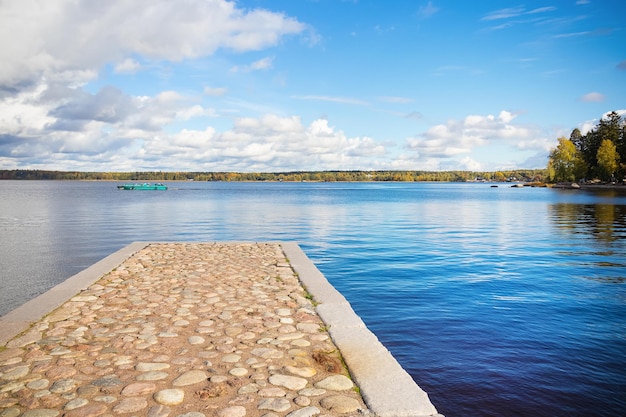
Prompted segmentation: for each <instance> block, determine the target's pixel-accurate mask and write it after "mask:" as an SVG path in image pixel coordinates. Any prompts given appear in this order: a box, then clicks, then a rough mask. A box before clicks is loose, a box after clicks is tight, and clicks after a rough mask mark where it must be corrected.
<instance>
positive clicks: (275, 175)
mask: <svg viewBox="0 0 626 417" xmlns="http://www.w3.org/2000/svg"><path fill="white" fill-rule="evenodd" d="M546 178H547V170H545V169H519V170H510V171H496V172H472V171H292V172H165V171H151V172H82V171H43V170H26V169H15V170H0V180H82V181H138V182H155V181H159V182H163V181H292V182H301V181H311V182H313V181H317V182H339V181H353V182H357V181H406V182H413V181H443V182H470V181H489V182H492V181H493V182H506V181H515V182H517V181H521V182H535V183H542V182H544V181H545V179H546Z"/></svg>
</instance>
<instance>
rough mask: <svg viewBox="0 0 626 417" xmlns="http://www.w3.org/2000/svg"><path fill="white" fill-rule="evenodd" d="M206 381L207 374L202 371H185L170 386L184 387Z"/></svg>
mask: <svg viewBox="0 0 626 417" xmlns="http://www.w3.org/2000/svg"><path fill="white" fill-rule="evenodd" d="M206 380H207V374H206V372H204V371H200V370H193V371H187V372H185V373H184V374H182V375H180V376H179V377H178V378H176V379H175V380H174V381H173V382H172V385H174V386H175V387H184V386H186V385H194V384H198V383H200V382H204V381H206Z"/></svg>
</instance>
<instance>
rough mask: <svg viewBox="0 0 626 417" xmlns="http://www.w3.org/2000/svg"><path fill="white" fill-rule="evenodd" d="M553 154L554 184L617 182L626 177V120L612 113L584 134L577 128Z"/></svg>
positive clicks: (550, 174) (550, 166) (550, 164)
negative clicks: (567, 182)
mask: <svg viewBox="0 0 626 417" xmlns="http://www.w3.org/2000/svg"><path fill="white" fill-rule="evenodd" d="M558 142H559V143H558V145H557V147H556V148H554V149H552V151H551V152H550V158H549V161H548V179H549V180H550V181H552V182H564V181H571V182H574V181H583V182H586V181H593V182H616V181H621V180H623V179H625V178H626V121H624V119H623V118H622V117H621V116H620V115H619V114H617V112H615V111H613V112H611V113H609V114H608V115H607V116H606V117H604V118H602V119H601V120H600V122H599V123H598V124H597V125H596V126H594V127H593V129H591V130H590V131H589V132H587V134H585V135H583V134H582V133H581V131H580V129H574V130H573V131H572V133H571V135H570V137H569V139H567V138H565V137H560V138H559V139H558Z"/></svg>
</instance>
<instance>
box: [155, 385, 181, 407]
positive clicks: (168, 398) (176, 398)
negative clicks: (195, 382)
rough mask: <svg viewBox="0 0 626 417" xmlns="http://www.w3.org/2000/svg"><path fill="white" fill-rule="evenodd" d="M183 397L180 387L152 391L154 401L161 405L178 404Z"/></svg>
mask: <svg viewBox="0 0 626 417" xmlns="http://www.w3.org/2000/svg"><path fill="white" fill-rule="evenodd" d="M184 399H185V391H183V390H182V389H175V388H171V389H164V390H161V391H158V392H156V393H154V401H156V402H157V403H159V404H161V405H178V404H181V403H182V402H183V401H184Z"/></svg>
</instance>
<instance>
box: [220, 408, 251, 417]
mask: <svg viewBox="0 0 626 417" xmlns="http://www.w3.org/2000/svg"><path fill="white" fill-rule="evenodd" d="M245 415H246V407H243V406H241V405H235V406H233V407H228V408H224V409H222V410H220V411H218V412H217V417H244V416H245Z"/></svg>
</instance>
